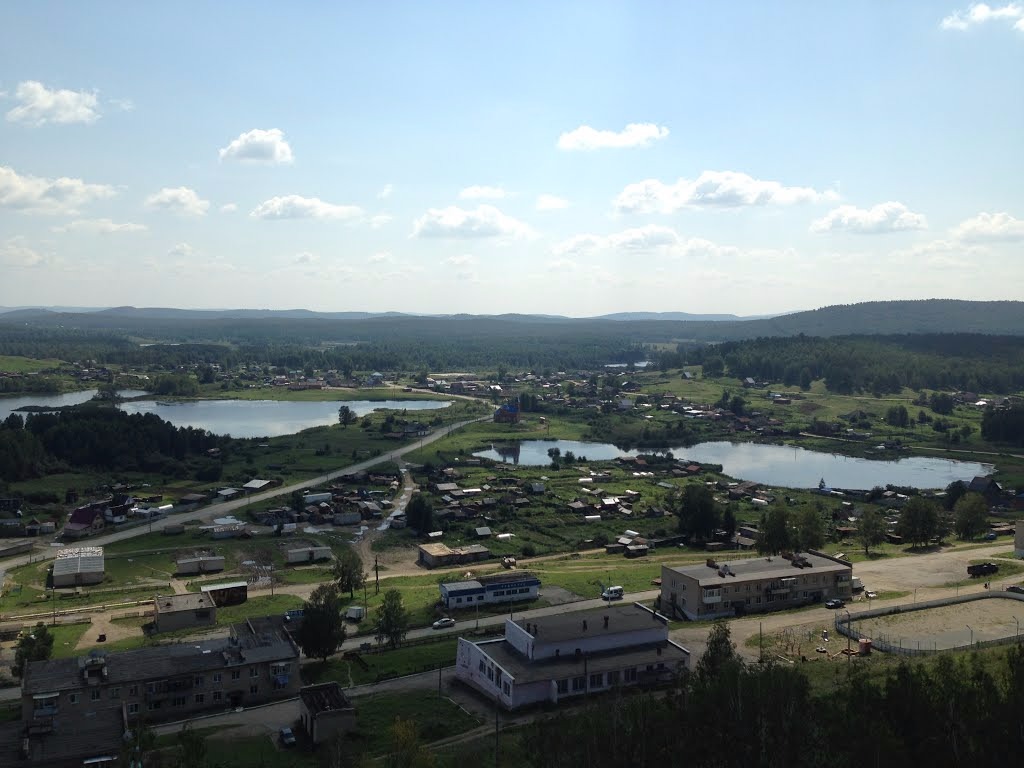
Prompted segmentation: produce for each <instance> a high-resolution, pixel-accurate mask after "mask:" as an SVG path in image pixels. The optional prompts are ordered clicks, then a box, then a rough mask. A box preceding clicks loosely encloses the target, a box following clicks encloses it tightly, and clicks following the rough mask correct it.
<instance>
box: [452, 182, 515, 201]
mask: <svg viewBox="0 0 1024 768" xmlns="http://www.w3.org/2000/svg"><path fill="white" fill-rule="evenodd" d="M504 197H508V192H506V191H505V190H504V189H502V188H501V187H482V186H479V185H475V186H472V187H466V188H465V189H464V190H462V191H461V192H459V199H461V200H501V199H502V198H504Z"/></svg>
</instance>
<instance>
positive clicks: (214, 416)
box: [120, 400, 451, 437]
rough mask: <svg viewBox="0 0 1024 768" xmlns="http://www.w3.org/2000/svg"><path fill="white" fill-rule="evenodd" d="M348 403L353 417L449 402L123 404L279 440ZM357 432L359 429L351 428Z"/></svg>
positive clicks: (190, 423)
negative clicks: (383, 410) (382, 410)
mask: <svg viewBox="0 0 1024 768" xmlns="http://www.w3.org/2000/svg"><path fill="white" fill-rule="evenodd" d="M341 405H347V406H348V407H349V408H351V409H352V412H353V413H355V415H356V416H365V415H366V414H368V413H371V412H373V411H375V410H378V409H382V408H386V409H391V410H398V411H401V410H405V411H409V412H410V413H412V412H413V411H434V410H438V409H441V408H447V407H448V406H449V405H451V401H449V400H330V401H320V402H305V401H304V402H294V401H285V400H189V401H183V402H164V401H159V400H135V401H133V402H130V403H122V404H121V405H120V408H121V410H123V411H125V412H127V413H155V414H156V415H157V416H159V417H160V418H161V419H164V420H166V421H169V422H170V423H171V424H173V425H174V426H176V427H195V428H196V429H205V430H208V431H210V432H213V433H214V434H218V435H231V436H232V437H279V436H281V435H291V434H294V433H296V432H300V431H301V430H303V429H309V428H310V427H320V426H325V425H328V424H337V423H338V407H339V406H341ZM354 428H358V427H354Z"/></svg>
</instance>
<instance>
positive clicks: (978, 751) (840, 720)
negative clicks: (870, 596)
mask: <svg viewBox="0 0 1024 768" xmlns="http://www.w3.org/2000/svg"><path fill="white" fill-rule="evenodd" d="M832 666H833V667H834V669H835V673H836V674H835V681H834V685H830V686H829V690H828V691H827V692H820V691H814V690H812V687H811V685H810V683H809V681H808V678H807V677H806V676H805V675H804V674H803V671H802V670H801V669H800V667H791V666H779V665H775V664H766V665H764V666H760V665H757V664H746V663H744V662H742V661H741V660H740V659H739V658H738V657H737V656H736V654H735V652H734V649H733V648H732V646H731V644H730V642H729V639H728V629H727V628H726V627H725V625H724V624H721V625H716V626H715V628H714V629H713V630H712V633H711V637H710V638H709V645H708V651H707V653H705V655H704V656H703V657H702V658H701V660H700V661H699V662H698V663H697V664H696V665H695V668H694V670H693V671H692V673H690V674H688V675H686V676H684V677H683V678H682V680H681V681H680V682H679V684H678V685H677V686H676V687H675V688H673V689H672V690H671V691H669V692H668V693H667V694H666V695H663V696H662V695H659V696H654V695H640V696H631V697H623V698H605V699H602V700H601V701H600V702H599V703H596V704H594V705H592V706H590V707H587V708H586V709H585V710H584V711H582V712H579V713H573V714H571V715H569V714H560V715H558V716H555V717H551V718H547V719H544V720H540V721H538V722H536V723H534V724H533V725H530V726H527V728H526V729H525V732H524V735H523V739H524V747H525V749H524V752H525V754H526V755H528V764H529V765H530V766H533V768H575V766H579V765H584V766H588V768H603V766H608V767H609V768H611V767H612V766H614V767H615V768H618V766H624V765H628V766H635V767H636V768H646V767H648V766H650V767H651V768H664V766H670V765H687V766H716V767H721V768H725V767H727V766H739V767H742V768H749V767H750V766H785V768H803V767H804V766H806V767H807V768H819V767H820V766H823V765H828V766H830V767H831V768H867V766H892V765H921V766H925V765H927V766H935V767H936V768H938V767H940V766H986V768H995V767H996V766H1016V765H1019V764H1020V754H1021V749H1022V748H1024V729H1022V726H1021V718H1020V712H1021V711H1024V709H1022V708H1024V646H1020V645H1015V646H1012V647H1011V648H1010V649H1009V650H1008V651H1007V652H1005V653H999V654H998V655H988V656H982V655H981V654H972V655H970V656H965V657H953V656H948V655H944V656H939V657H937V658H936V659H935V660H934V662H933V663H927V664H921V663H903V664H901V665H900V666H899V667H897V668H895V669H893V670H892V671H890V672H889V673H888V674H887V675H885V677H884V678H876V677H869V676H868V675H867V674H866V673H865V672H864V671H863V670H861V669H860V668H859V665H857V664H853V665H849V666H848V665H847V663H846V662H834V663H833V665H832Z"/></svg>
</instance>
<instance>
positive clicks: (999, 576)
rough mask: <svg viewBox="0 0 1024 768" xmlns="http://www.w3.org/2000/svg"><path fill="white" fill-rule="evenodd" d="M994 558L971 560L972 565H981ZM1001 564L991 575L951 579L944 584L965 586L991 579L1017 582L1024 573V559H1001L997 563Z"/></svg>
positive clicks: (992, 580) (993, 580) (947, 585)
mask: <svg viewBox="0 0 1024 768" xmlns="http://www.w3.org/2000/svg"><path fill="white" fill-rule="evenodd" d="M990 562H993V561H992V560H971V565H980V564H981V563H990ZM996 564H997V565H998V566H999V571H998V572H996V573H993V574H992V575H991V576H978V577H970V576H968V577H967V578H965V579H959V580H957V581H951V582H949V583H947V584H944V585H943V586H946V587H963V586H966V585H968V584H978V583H980V582H985V581H990V582H996V583H1002V582H1016V581H1018V580H1019V579H1018V578H1017V577H1018V576H1020V575H1021V574H1022V573H1024V560H999V561H998V562H997V563H996Z"/></svg>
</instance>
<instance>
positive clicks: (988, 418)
mask: <svg viewBox="0 0 1024 768" xmlns="http://www.w3.org/2000/svg"><path fill="white" fill-rule="evenodd" d="M981 436H982V437H983V438H985V439H986V440H991V441H992V442H995V443H1012V444H1014V445H1020V446H1024V408H1020V407H1017V408H1005V409H996V408H986V409H985V413H984V414H982V416H981Z"/></svg>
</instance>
